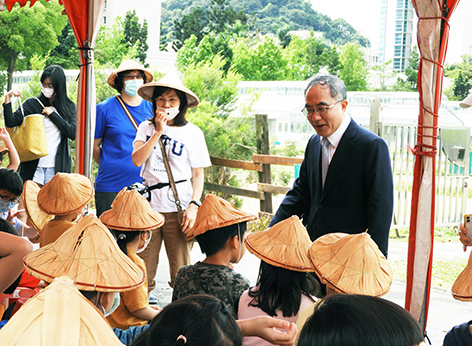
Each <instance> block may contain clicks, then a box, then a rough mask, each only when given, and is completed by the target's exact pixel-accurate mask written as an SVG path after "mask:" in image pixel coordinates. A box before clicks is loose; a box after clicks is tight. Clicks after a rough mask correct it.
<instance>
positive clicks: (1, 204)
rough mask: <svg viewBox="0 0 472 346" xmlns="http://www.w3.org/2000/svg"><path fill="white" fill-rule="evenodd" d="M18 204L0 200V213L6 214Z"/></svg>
mask: <svg viewBox="0 0 472 346" xmlns="http://www.w3.org/2000/svg"><path fill="white" fill-rule="evenodd" d="M17 204H18V203H15V202H12V201H4V200H2V199H1V198H0V213H2V214H3V213H8V210H10V209H13V208H14V207H15V206H16V205H17Z"/></svg>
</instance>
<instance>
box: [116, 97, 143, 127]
mask: <svg viewBox="0 0 472 346" xmlns="http://www.w3.org/2000/svg"><path fill="white" fill-rule="evenodd" d="M115 97H116V99H117V100H118V102H119V103H120V105H121V107H123V110H124V111H125V113H126V115H127V116H128V118H129V121H131V124H133V126H134V128H135V129H136V131H138V124H136V120H134V118H133V116H132V115H131V113H130V112H129V110H128V107H126V105H125V103H124V102H123V100H122V99H121V96H119V95H116V96H115Z"/></svg>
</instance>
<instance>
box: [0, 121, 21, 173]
mask: <svg viewBox="0 0 472 346" xmlns="http://www.w3.org/2000/svg"><path fill="white" fill-rule="evenodd" d="M0 139H1V140H2V141H3V143H4V144H5V145H4V146H2V147H1V150H0V162H1V161H2V159H3V154H4V153H5V152H8V158H9V160H10V163H9V164H8V166H7V168H8V169H12V170H14V171H16V170H17V169H18V167H19V166H20V156H19V155H18V152H17V151H16V148H15V146H14V145H13V142H12V141H11V138H10V134H9V133H8V131H7V129H6V128H4V127H0Z"/></svg>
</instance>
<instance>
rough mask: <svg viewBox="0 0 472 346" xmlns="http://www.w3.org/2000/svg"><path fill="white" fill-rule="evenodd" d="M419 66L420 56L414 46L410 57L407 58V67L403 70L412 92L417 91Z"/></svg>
mask: <svg viewBox="0 0 472 346" xmlns="http://www.w3.org/2000/svg"><path fill="white" fill-rule="evenodd" d="M419 64H420V54H419V53H418V47H416V46H415V47H414V48H413V49H412V50H411V55H410V57H409V58H408V67H407V68H406V69H405V76H406V77H407V78H406V82H407V83H408V84H409V86H410V89H411V90H412V91H414V90H417V88H416V85H417V82H418V67H419Z"/></svg>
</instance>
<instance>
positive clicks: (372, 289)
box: [309, 232, 393, 297]
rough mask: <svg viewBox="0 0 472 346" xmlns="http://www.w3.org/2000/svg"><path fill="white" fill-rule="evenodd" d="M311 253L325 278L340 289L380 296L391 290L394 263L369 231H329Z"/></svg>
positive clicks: (339, 290)
mask: <svg viewBox="0 0 472 346" xmlns="http://www.w3.org/2000/svg"><path fill="white" fill-rule="evenodd" d="M309 253H310V258H311V261H312V262H313V265H314V266H315V270H316V274H317V275H318V277H319V278H320V280H321V282H322V283H324V284H326V285H327V286H328V287H331V288H332V289H334V290H335V291H336V292H338V293H347V294H366V295H371V296H377V297H380V296H383V295H384V294H386V293H387V292H388V291H389V290H390V286H391V284H392V277H393V271H392V267H391V266H390V264H389V263H388V261H387V259H386V258H385V256H384V255H383V254H382V252H381V251H380V250H379V247H378V246H377V244H376V243H375V242H374V241H373V240H372V238H371V237H370V235H369V234H368V233H366V232H364V233H359V234H347V233H329V234H325V235H323V236H321V237H319V238H318V239H316V240H315V241H314V242H313V244H312V246H311V248H310V251H309Z"/></svg>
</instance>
